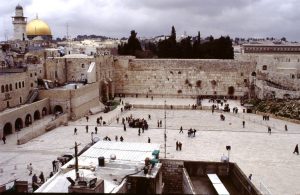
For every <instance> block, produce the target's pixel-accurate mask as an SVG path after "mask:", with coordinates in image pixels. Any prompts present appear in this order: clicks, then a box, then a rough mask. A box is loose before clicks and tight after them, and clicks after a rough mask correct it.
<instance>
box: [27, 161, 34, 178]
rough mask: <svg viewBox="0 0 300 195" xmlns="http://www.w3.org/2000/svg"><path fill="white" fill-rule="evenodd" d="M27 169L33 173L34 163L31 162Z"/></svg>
mask: <svg viewBox="0 0 300 195" xmlns="http://www.w3.org/2000/svg"><path fill="white" fill-rule="evenodd" d="M27 169H28V171H29V175H31V174H32V171H33V167H32V164H31V163H29V165H27Z"/></svg>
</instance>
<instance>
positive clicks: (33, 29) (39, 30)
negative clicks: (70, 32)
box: [26, 19, 51, 36]
mask: <svg viewBox="0 0 300 195" xmlns="http://www.w3.org/2000/svg"><path fill="white" fill-rule="evenodd" d="M26 34H27V36H51V29H50V27H49V26H48V24H47V23H46V22H44V21H42V20H40V19H34V20H31V21H30V22H29V23H28V24H27V25H26Z"/></svg>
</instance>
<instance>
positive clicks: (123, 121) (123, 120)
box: [122, 117, 127, 125]
mask: <svg viewBox="0 0 300 195" xmlns="http://www.w3.org/2000/svg"><path fill="white" fill-rule="evenodd" d="M126 118H127V117H126ZM122 124H123V125H124V124H125V119H124V117H123V118H122Z"/></svg>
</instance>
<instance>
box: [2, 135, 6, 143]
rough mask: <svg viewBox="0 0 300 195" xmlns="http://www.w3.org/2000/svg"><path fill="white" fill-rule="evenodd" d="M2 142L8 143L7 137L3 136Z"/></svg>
mask: <svg viewBox="0 0 300 195" xmlns="http://www.w3.org/2000/svg"><path fill="white" fill-rule="evenodd" d="M2 141H3V143H4V144H5V143H6V137H5V135H3V137H2Z"/></svg>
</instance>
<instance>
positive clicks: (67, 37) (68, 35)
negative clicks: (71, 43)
mask: <svg viewBox="0 0 300 195" xmlns="http://www.w3.org/2000/svg"><path fill="white" fill-rule="evenodd" d="M66 27H67V37H66V38H67V40H68V39H69V24H68V23H67V25H66Z"/></svg>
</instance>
